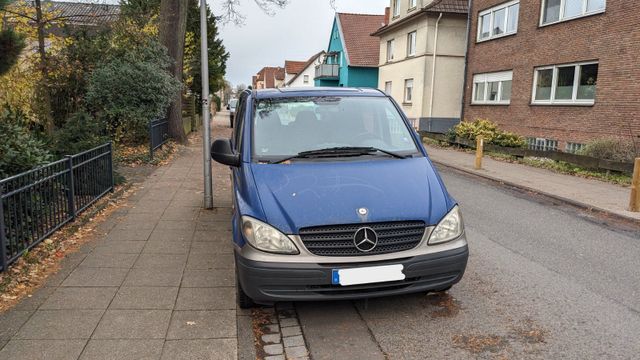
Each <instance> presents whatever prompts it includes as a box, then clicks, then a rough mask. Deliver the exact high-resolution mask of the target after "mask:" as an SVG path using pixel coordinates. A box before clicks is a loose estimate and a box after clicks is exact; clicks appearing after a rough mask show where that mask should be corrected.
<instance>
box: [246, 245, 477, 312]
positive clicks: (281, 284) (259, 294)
mask: <svg viewBox="0 0 640 360" xmlns="http://www.w3.org/2000/svg"><path fill="white" fill-rule="evenodd" d="M468 257H469V249H468V247H467V245H464V246H462V247H459V248H455V249H451V250H446V251H441V252H437V253H431V254H424V255H416V256H411V257H404V258H398V259H389V260H384V261H375V262H360V263H343V264H336V263H334V264H317V263H281V262H262V261H255V260H250V259H247V258H245V257H243V256H241V254H240V253H239V252H238V251H237V249H236V268H237V271H238V280H239V281H240V286H242V289H243V290H244V292H245V293H246V294H247V295H248V296H249V297H251V298H252V299H253V300H254V301H255V302H257V303H265V304H267V303H272V302H275V301H310V300H344V299H359V298H368V297H378V296H388V295H400V294H407V293H414V292H426V291H430V290H438V289H444V288H447V287H449V286H451V285H453V284H455V283H457V282H458V281H460V279H461V278H462V275H463V274H464V271H465V268H466V266H467V259H468ZM387 264H402V265H404V270H403V271H404V274H405V276H406V278H405V279H404V280H401V281H393V282H385V283H375V284H363V285H353V286H340V285H332V284H331V274H332V270H333V269H337V268H340V269H345V268H353V267H362V266H378V265H387Z"/></svg>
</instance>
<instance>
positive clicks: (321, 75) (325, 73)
mask: <svg viewBox="0 0 640 360" xmlns="http://www.w3.org/2000/svg"><path fill="white" fill-rule="evenodd" d="M339 76H340V65H338V64H320V65H316V76H315V78H316V79H324V80H338V77H339Z"/></svg>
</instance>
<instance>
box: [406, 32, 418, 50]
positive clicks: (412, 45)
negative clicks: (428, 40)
mask: <svg viewBox="0 0 640 360" xmlns="http://www.w3.org/2000/svg"><path fill="white" fill-rule="evenodd" d="M417 45H418V31H416V30H414V31H412V32H410V33H408V34H407V57H409V56H415V55H416V46H417Z"/></svg>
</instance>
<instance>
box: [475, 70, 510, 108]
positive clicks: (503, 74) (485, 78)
mask: <svg viewBox="0 0 640 360" xmlns="http://www.w3.org/2000/svg"><path fill="white" fill-rule="evenodd" d="M505 81H511V95H512V96H513V70H509V71H500V72H494V73H484V74H475V75H473V89H472V92H471V104H472V105H509V104H511V97H512V96H509V100H502V83H503V82H505ZM492 82H497V83H498V96H497V99H498V100H487V99H488V92H489V86H488V85H489V83H492ZM479 83H483V84H484V95H483V97H482V98H483V100H476V86H477V85H478V84H479Z"/></svg>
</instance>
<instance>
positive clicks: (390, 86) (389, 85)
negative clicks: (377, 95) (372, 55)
mask: <svg viewBox="0 0 640 360" xmlns="http://www.w3.org/2000/svg"><path fill="white" fill-rule="evenodd" d="M392 90H393V82H392V81H385V83H384V92H385V93H386V94H387V95H391V91H392Z"/></svg>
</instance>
